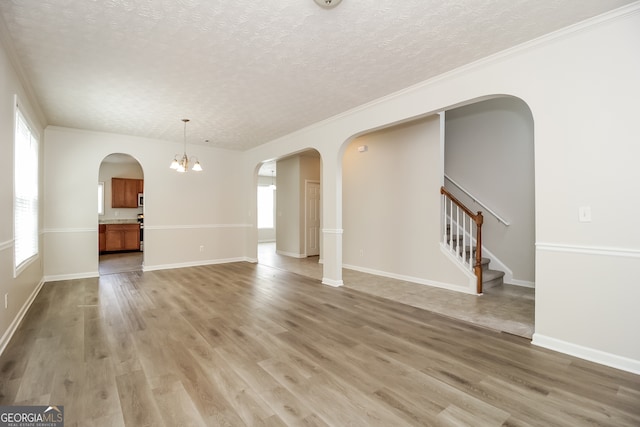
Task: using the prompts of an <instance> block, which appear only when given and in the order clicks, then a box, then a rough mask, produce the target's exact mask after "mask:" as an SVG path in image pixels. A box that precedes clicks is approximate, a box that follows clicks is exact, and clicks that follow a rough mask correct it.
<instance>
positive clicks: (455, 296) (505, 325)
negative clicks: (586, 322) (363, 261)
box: [258, 243, 535, 339]
mask: <svg viewBox="0 0 640 427" xmlns="http://www.w3.org/2000/svg"><path fill="white" fill-rule="evenodd" d="M275 247H276V245H275V243H261V244H259V245H258V262H259V263H260V264H264V265H269V266H271V267H276V268H279V269H282V270H288V271H291V272H293V273H297V274H300V275H303V276H307V277H311V278H314V279H317V280H322V264H319V263H318V257H309V258H302V259H300V258H292V257H287V256H282V255H278V254H276V249H275ZM342 279H343V282H344V286H345V287H347V288H351V289H356V290H359V291H361V292H366V293H369V294H371V295H376V296H379V297H383V298H387V299H390V300H393V301H397V302H401V303H404V304H407V305H410V306H413V307H419V308H422V309H425V310H429V311H432V312H435V313H439V314H442V315H445V316H449V317H453V318H455V319H460V320H464V321H467V322H470V323H473V324H476V325H479V326H484V327H486V328H490V329H494V330H499V331H503V332H507V333H510V334H513V335H518V336H521V337H525V338H529V339H531V337H532V335H533V332H534V313H535V290H534V289H531V288H525V287H522V286H514V285H508V284H505V285H502V286H497V287H494V288H490V289H488V290H486V291H485V293H484V295H481V296H476V295H469V294H463V293H460V292H455V291H450V290H447V289H441V288H436V287H431V286H425V285H421V284H416V283H410V282H405V281H402V280H395V279H390V278H387V277H382V276H376V275H372V274H367V273H361V272H359V271H354V270H349V269H346V268H345V269H343V270H342Z"/></svg>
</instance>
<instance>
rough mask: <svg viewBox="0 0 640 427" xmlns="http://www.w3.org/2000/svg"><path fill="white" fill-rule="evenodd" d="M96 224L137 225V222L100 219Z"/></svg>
mask: <svg viewBox="0 0 640 427" xmlns="http://www.w3.org/2000/svg"><path fill="white" fill-rule="evenodd" d="M98 224H100V225H102V224H138V220H137V219H135V218H125V219H101V220H98Z"/></svg>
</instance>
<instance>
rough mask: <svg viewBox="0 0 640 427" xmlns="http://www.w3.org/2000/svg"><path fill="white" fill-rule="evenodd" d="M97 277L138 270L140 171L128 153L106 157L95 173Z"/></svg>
mask: <svg viewBox="0 0 640 427" xmlns="http://www.w3.org/2000/svg"><path fill="white" fill-rule="evenodd" d="M98 235H99V239H98V240H99V244H98V253H99V256H98V260H99V262H98V270H99V272H100V275H104V274H112V273H121V272H129V271H142V267H143V264H144V172H143V170H142V166H141V165H140V163H139V162H138V161H137V160H136V159H135V158H133V157H132V156H130V155H128V154H122V153H114V154H110V155H108V156H106V157H105V158H104V159H103V161H102V163H101V164H100V169H99V173H98Z"/></svg>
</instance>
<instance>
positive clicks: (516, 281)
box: [505, 278, 536, 289]
mask: <svg viewBox="0 0 640 427" xmlns="http://www.w3.org/2000/svg"><path fill="white" fill-rule="evenodd" d="M505 284H507V285H515V286H522V287H523V288H532V289H535V287H536V282H531V281H529V280H519V279H513V278H512V279H510V281H509V282H507V281H505Z"/></svg>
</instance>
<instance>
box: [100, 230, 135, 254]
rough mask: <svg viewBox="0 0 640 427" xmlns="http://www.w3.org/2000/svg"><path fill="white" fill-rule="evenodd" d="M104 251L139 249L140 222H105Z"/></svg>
mask: <svg viewBox="0 0 640 427" xmlns="http://www.w3.org/2000/svg"><path fill="white" fill-rule="evenodd" d="M104 227H105V232H104V241H105V242H104V251H105V252H115V251H139V250H140V224H104Z"/></svg>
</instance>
